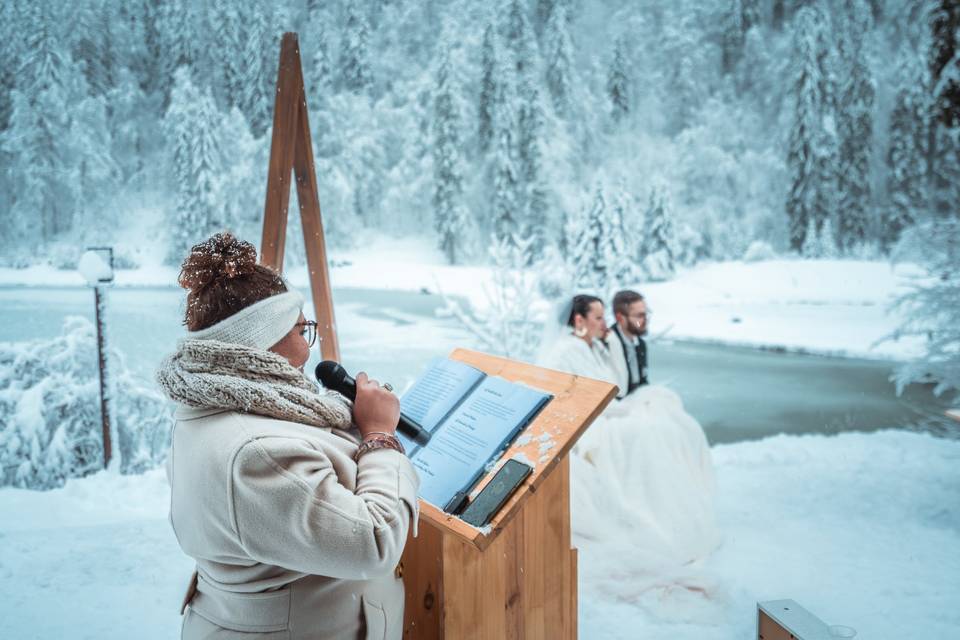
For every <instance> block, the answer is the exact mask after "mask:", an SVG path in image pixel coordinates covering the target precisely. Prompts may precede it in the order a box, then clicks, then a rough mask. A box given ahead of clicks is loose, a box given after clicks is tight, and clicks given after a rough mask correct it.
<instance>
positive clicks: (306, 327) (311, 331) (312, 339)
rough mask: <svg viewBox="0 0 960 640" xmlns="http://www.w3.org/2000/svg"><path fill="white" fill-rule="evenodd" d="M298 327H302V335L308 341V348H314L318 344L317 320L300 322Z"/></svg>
mask: <svg viewBox="0 0 960 640" xmlns="http://www.w3.org/2000/svg"><path fill="white" fill-rule="evenodd" d="M297 326H298V327H300V335H301V336H303V338H304V339H305V340H306V341H307V346H308V347H312V346H313V345H314V344H316V342H317V321H316V320H304V321H303V322H298V323H297Z"/></svg>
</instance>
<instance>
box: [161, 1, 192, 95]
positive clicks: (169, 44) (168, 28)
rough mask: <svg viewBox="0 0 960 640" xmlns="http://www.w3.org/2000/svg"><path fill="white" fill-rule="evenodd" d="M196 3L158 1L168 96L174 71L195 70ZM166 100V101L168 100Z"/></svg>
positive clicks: (165, 91)
mask: <svg viewBox="0 0 960 640" xmlns="http://www.w3.org/2000/svg"><path fill="white" fill-rule="evenodd" d="M194 9H195V7H194V5H193V3H191V2H189V0H165V1H164V2H160V3H157V33H158V35H159V37H160V43H159V44H160V51H161V56H162V57H161V59H160V72H161V74H162V78H161V86H162V88H163V90H164V95H165V96H166V97H167V100H169V97H170V92H171V91H172V90H173V83H174V81H175V80H174V77H173V75H174V73H175V72H176V71H177V69H180V68H181V67H184V68H186V69H189V70H190V72H191V73H194V69H193V63H194V61H195V57H196V56H195V54H196V51H194V46H195V45H196V43H197V42H198V39H197V38H195V37H194V28H195V26H197V25H196V21H195V16H196V13H195V11H194ZM165 104H167V103H165Z"/></svg>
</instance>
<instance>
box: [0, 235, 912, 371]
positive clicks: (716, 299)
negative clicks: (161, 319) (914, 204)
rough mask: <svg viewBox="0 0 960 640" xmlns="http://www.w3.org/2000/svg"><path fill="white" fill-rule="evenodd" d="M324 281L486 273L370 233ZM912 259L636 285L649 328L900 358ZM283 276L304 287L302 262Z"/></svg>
mask: <svg viewBox="0 0 960 640" xmlns="http://www.w3.org/2000/svg"><path fill="white" fill-rule="evenodd" d="M330 261H331V265H332V268H331V270H330V279H331V284H332V286H334V287H338V288H360V289H381V290H382V289H388V290H404V291H429V292H433V293H439V292H442V293H444V294H445V295H448V296H456V297H462V298H465V299H467V300H468V301H469V302H470V304H471V305H473V306H475V307H478V308H483V307H484V306H486V305H488V304H489V298H488V296H487V295H486V294H485V289H486V288H489V287H490V284H491V282H492V273H491V269H490V267H487V266H456V267H452V266H449V265H446V264H444V260H443V256H442V254H441V253H440V251H439V250H437V249H436V247H434V245H433V244H432V243H431V242H430V241H429V240H428V239H427V238H420V237H406V238H388V237H384V236H379V235H375V236H371V237H370V238H369V239H367V240H365V241H364V242H362V243H359V247H358V248H356V249H351V250H332V251H331V252H330ZM177 273H178V271H177V269H175V268H173V267H167V266H161V265H152V266H144V267H143V268H141V269H136V270H129V271H117V272H116V280H115V286H120V287H125V286H174V285H175V283H176V279H177ZM920 273H921V272H920V271H919V270H918V269H917V267H915V266H913V265H892V264H891V263H889V262H884V261H863V260H826V259H824V260H800V259H781V260H758V261H754V262H742V261H731V262H719V263H707V264H701V265H697V266H696V267H693V268H691V269H688V270H685V271H681V272H680V273H679V274H678V275H677V276H676V277H675V278H674V279H673V280H671V281H668V282H658V283H642V282H641V283H636V284H635V285H633V288H635V289H637V290H639V291H640V292H641V293H643V294H644V295H645V296H646V297H647V298H648V300H649V302H650V307H651V308H652V309H653V311H654V313H655V315H654V316H653V318H652V325H651V329H652V331H653V333H654V334H658V333H660V332H666V337H668V338H677V339H684V340H698V341H706V342H718V343H725V344H734V345H742V346H754V347H757V346H759V347H768V348H777V349H784V350H788V351H797V352H807V353H819V354H828V355H841V356H856V357H866V358H880V359H894V360H905V359H910V358H913V357H916V356H917V355H919V354H920V353H921V352H922V345H921V344H920V343H919V342H918V341H917V340H907V339H904V340H900V341H897V342H894V341H887V342H880V343H879V344H877V343H878V341H881V340H882V339H883V338H884V337H885V336H887V335H890V334H891V333H892V332H893V331H894V330H895V329H896V328H897V327H898V326H899V325H900V324H901V319H900V318H899V317H898V316H897V315H896V314H891V313H890V311H889V309H890V305H891V303H892V302H893V300H894V299H895V298H896V297H897V296H898V295H899V294H900V293H902V292H903V291H904V287H905V285H906V283H907V279H908V278H910V277H914V276H917V275H918V274H920ZM286 275H287V277H288V278H289V279H290V280H291V281H292V282H293V284H294V285H296V286H298V287H302V288H304V289H307V288H308V283H309V280H308V274H307V269H306V267H296V268H292V269H290V270H289V271H288V272H287V274H286ZM4 285H26V286H82V285H83V278H82V277H81V276H80V274H79V273H78V272H76V271H62V270H57V269H53V268H52V267H46V266H37V267H31V268H28V269H22V270H16V269H0V286H4Z"/></svg>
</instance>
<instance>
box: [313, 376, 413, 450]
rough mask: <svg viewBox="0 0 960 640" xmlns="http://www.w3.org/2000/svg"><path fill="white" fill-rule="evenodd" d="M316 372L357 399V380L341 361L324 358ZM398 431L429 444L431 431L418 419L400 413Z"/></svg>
mask: <svg viewBox="0 0 960 640" xmlns="http://www.w3.org/2000/svg"><path fill="white" fill-rule="evenodd" d="M314 374H315V375H316V376H317V380H319V381H320V383H321V384H322V385H323V386H325V387H326V388H327V389H332V390H333V391H336V392H337V393H339V394H341V395H343V396H345V397H347V398H350V400H353V401H356V399H357V381H356V380H354V379H353V378H351V377H350V374H348V373H347V370H346V369H344V368H343V367H342V366H340V363H339V362H334V361H333V360H324V361H323V362H321V363H320V364H318V365H317V368H316V370H315V371H314ZM397 431H399V432H400V433H402V434H403V435H405V436H407V437H408V438H410V439H411V440H413V441H414V442H416V443H417V444H421V445H424V444H427V443H428V442H430V433H429V432H427V431H426V430H425V429H424V428H423V427H421V426H420V425H419V424H418V423H417V421H416V420H413V419H411V418H408V417H407V416H405V415H403V413H401V414H400V422H399V423H397Z"/></svg>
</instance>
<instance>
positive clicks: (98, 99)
mask: <svg viewBox="0 0 960 640" xmlns="http://www.w3.org/2000/svg"><path fill="white" fill-rule="evenodd" d="M107 95H109V93H108V94H107ZM112 138H113V131H112V130H111V129H110V127H109V123H108V119H107V108H106V97H105V96H86V97H84V98H83V99H82V100H80V101H79V102H75V103H74V106H73V108H72V109H71V113H70V130H69V137H68V138H67V139H66V140H62V141H61V144H63V145H64V147H65V148H66V151H67V153H68V154H69V155H70V157H71V158H72V159H73V160H72V163H73V165H74V173H75V178H74V181H73V182H74V187H73V190H74V202H76V205H75V211H74V217H75V219H76V220H77V222H78V227H79V228H80V229H81V230H82V233H83V235H84V237H85V238H88V239H89V240H90V241H91V242H96V243H103V242H108V241H109V240H110V238H111V237H112V235H113V231H114V230H115V229H116V224H117V222H118V220H117V218H116V217H115V216H114V214H113V209H112V208H111V207H110V206H109V204H110V198H112V197H113V196H114V194H115V193H116V192H117V187H118V186H119V184H120V178H121V171H120V167H118V166H117V163H116V161H115V160H114V158H113V145H112Z"/></svg>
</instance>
